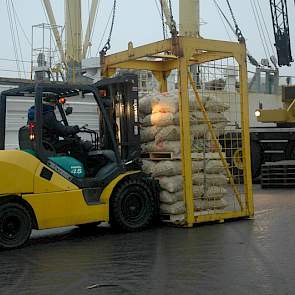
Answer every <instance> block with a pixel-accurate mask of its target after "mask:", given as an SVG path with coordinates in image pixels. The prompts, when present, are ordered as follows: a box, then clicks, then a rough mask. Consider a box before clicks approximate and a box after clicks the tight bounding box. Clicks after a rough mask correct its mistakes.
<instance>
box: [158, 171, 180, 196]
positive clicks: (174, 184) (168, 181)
mask: <svg viewBox="0 0 295 295" xmlns="http://www.w3.org/2000/svg"><path fill="white" fill-rule="evenodd" d="M158 179H159V183H160V187H161V188H162V189H163V190H166V191H168V192H170V193H175V192H179V191H181V190H182V188H183V177H182V175H176V176H170V177H168V176H161V177H159V178H158Z"/></svg>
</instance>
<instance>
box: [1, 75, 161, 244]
mask: <svg viewBox="0 0 295 295" xmlns="http://www.w3.org/2000/svg"><path fill="white" fill-rule="evenodd" d="M49 95H50V96H51V97H54V98H55V99H56V105H57V112H59V114H60V118H61V121H62V123H63V124H64V125H68V120H67V115H69V114H70V113H71V112H72V111H73V109H72V108H69V107H68V108H65V105H63V102H64V101H65V100H67V101H69V102H70V101H71V99H72V98H73V97H77V96H78V95H80V96H85V95H88V96H92V97H93V99H94V101H95V102H96V104H97V110H98V121H99V123H100V124H99V125H100V126H99V127H100V130H99V134H98V133H97V132H96V131H94V130H90V129H88V128H87V127H86V126H83V127H80V133H78V134H79V136H77V135H76V136H69V137H65V138H64V139H63V140H64V141H65V142H66V144H67V145H68V149H67V151H65V152H63V153H60V152H58V151H57V150H56V149H55V147H54V146H53V144H52V143H50V142H45V141H43V137H42V133H43V132H44V126H43V123H42V122H43V106H44V105H43V100H44V98H46V97H48V96H49ZM11 96H14V97H15V96H17V97H23V98H28V97H32V96H34V98H35V108H34V110H35V111H34V112H35V113H34V120H33V122H32V121H30V122H29V123H28V125H26V126H23V127H21V128H20V130H19V150H5V133H6V132H5V131H6V102H7V97H11ZM139 124H140V123H139V119H138V91H137V77H136V76H135V75H132V74H127V75H122V76H117V77H115V78H110V79H104V80H102V81H99V82H98V83H96V84H95V85H91V86H89V85H83V84H79V85H78V84H65V83H61V84H59V83H51V82H42V83H36V84H35V85H32V86H24V87H19V88H15V89H11V90H7V91H4V92H2V93H1V101H0V179H1V181H0V248H16V247H20V246H22V245H24V244H25V243H26V241H27V240H28V239H29V237H30V235H31V231H32V229H38V230H42V229H48V228H56V227H64V226H72V225H77V226H80V227H86V228H91V227H94V226H96V225H97V224H98V223H100V222H109V223H110V224H111V226H113V227H114V228H117V229H119V230H123V231H137V230H142V229H144V228H146V227H148V226H150V225H152V224H153V223H154V221H156V220H157V219H158V214H159V185H158V183H157V182H156V180H154V179H153V178H151V177H150V176H148V175H146V174H144V173H143V172H142V171H141V161H140V125H139ZM85 136H86V137H87V136H88V137H89V138H91V149H90V150H89V151H87V152H86V153H85V151H84V152H83V151H81V150H80V149H79V147H80V146H81V142H82V139H81V137H83V138H85ZM77 155H78V156H77Z"/></svg>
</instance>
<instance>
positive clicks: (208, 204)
mask: <svg viewBox="0 0 295 295" xmlns="http://www.w3.org/2000/svg"><path fill="white" fill-rule="evenodd" d="M194 205H195V211H203V210H210V209H211V210H212V209H224V208H226V207H227V206H228V203H227V201H225V200H224V199H219V200H204V199H196V200H195V202H194Z"/></svg>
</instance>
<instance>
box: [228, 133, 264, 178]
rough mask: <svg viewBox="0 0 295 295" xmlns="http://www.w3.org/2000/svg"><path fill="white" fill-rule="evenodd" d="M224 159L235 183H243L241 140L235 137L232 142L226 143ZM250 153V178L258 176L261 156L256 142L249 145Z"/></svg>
mask: <svg viewBox="0 0 295 295" xmlns="http://www.w3.org/2000/svg"><path fill="white" fill-rule="evenodd" d="M226 143H227V144H226V157H227V162H228V163H229V165H230V167H231V168H230V171H231V173H232V175H233V177H234V178H235V179H236V181H239V182H241V183H242V182H243V180H244V178H243V163H242V139H241V138H240V137H238V136H237V135H235V137H234V139H233V140H228V141H227V142H226ZM250 153H251V173H252V178H256V177H258V176H259V175H260V169H261V163H262V156H261V147H260V145H259V144H258V143H257V142H254V141H252V142H251V144H250Z"/></svg>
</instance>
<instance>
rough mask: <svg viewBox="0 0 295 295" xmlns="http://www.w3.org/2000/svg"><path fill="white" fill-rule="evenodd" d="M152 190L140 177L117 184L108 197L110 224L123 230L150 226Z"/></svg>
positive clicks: (153, 203) (152, 207)
mask: <svg viewBox="0 0 295 295" xmlns="http://www.w3.org/2000/svg"><path fill="white" fill-rule="evenodd" d="M155 206H156V204H155V200H154V198H153V194H152V190H151V189H150V188H149V187H148V186H147V184H146V182H145V181H144V180H143V179H141V178H140V177H134V178H128V179H127V180H125V181H123V182H122V183H121V184H119V187H118V188H117V189H116V190H115V191H114V193H113V195H112V197H111V199H110V224H111V225H112V226H113V227H114V228H117V229H120V230H123V231H129V232H132V231H138V230H142V229H144V228H146V227H148V226H150V225H151V224H152V222H153V219H154V215H155Z"/></svg>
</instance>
